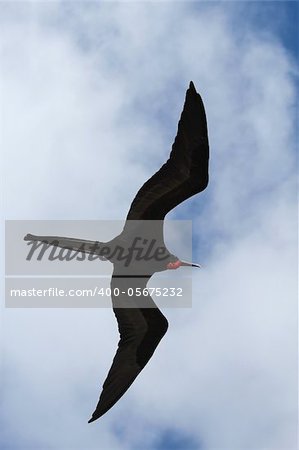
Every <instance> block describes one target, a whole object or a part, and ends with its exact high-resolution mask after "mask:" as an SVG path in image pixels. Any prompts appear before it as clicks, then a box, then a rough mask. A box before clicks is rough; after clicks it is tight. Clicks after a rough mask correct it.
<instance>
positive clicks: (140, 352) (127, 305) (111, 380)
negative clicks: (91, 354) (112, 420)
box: [89, 275, 168, 423]
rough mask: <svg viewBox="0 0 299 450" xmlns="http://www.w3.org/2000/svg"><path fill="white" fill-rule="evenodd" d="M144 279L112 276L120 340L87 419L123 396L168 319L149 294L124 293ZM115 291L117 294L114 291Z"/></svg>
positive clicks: (162, 331)
mask: <svg viewBox="0 0 299 450" xmlns="http://www.w3.org/2000/svg"><path fill="white" fill-rule="evenodd" d="M148 279H149V277H146V278H127V277H124V276H121V277H118V276H115V275H114V276H113V277H112V280H111V291H112V294H111V296H112V301H113V311H114V314H115V316H116V319H117V322H118V329H119V334H120V341H119V343H118V349H117V352H116V354H115V357H114V359H113V363H112V366H111V368H110V370H109V372H108V375H107V378H106V380H105V382H104V384H103V389H102V392H101V395H100V398H99V401H98V404H97V406H96V409H95V411H94V413H93V414H92V417H91V419H90V420H89V423H90V422H93V421H95V420H97V419H98V418H99V417H101V416H102V415H103V414H105V413H106V412H107V411H108V410H109V409H110V408H111V407H112V406H113V405H114V404H115V403H116V402H117V401H118V400H119V399H120V398H121V397H122V396H123V394H124V393H125V392H126V391H127V389H128V388H129V387H130V386H131V384H132V383H133V381H134V380H135V378H136V377H137V376H138V374H139V373H140V372H141V370H142V369H143V368H144V366H145V365H146V364H147V362H148V361H149V359H150V358H151V356H152V355H153V353H154V351H155V349H156V347H157V345H158V344H159V342H160V340H161V339H162V337H163V336H164V334H165V333H166V331H167V327H168V322H167V320H166V318H165V317H164V315H163V314H162V312H161V311H160V310H159V309H158V307H157V306H156V304H155V303H154V301H153V299H152V298H151V297H150V295H144V293H143V294H142V295H141V296H138V297H137V296H136V295H134V296H131V295H130V296H129V295H128V292H129V291H128V289H130V290H131V292H135V293H136V292H137V290H136V289H137V288H138V289H139V290H140V291H139V292H141V293H142V292H144V291H143V289H145V288H146V283H147V281H148ZM132 290H133V291H132ZM117 292H118V293H119V295H115V294H116V293H117Z"/></svg>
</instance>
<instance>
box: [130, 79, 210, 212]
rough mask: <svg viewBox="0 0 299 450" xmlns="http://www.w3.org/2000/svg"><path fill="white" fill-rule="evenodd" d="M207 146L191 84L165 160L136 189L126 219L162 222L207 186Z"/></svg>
mask: <svg viewBox="0 0 299 450" xmlns="http://www.w3.org/2000/svg"><path fill="white" fill-rule="evenodd" d="M208 161H209V143H208V130H207V120H206V114H205V109H204V105H203V101H202V99H201V97H200V95H199V94H198V93H197V92H196V90H195V87H194V84H193V83H192V81H191V82H190V86H189V89H188V90H187V92H186V99H185V104H184V108H183V112H182V114H181V118H180V121H179V124H178V131H177V135H176V138H175V141H174V143H173V146H172V151H171V153H170V157H169V159H168V161H167V162H166V163H165V164H164V165H163V166H162V167H161V169H160V170H159V171H158V172H157V173H155V174H154V175H153V176H152V177H151V178H150V179H149V180H148V181H147V182H146V183H145V184H144V185H143V186H142V187H141V189H140V190H139V192H138V193H137V195H136V197H135V198H134V200H133V202H132V204H131V207H130V210H129V213H128V216H127V220H147V219H151V220H163V219H164V217H165V215H166V214H167V213H168V212H169V211H171V210H172V209H173V208H174V207H176V206H177V205H179V204H180V203H181V202H183V201H184V200H186V199H188V198H189V197H191V196H192V195H195V194H197V193H198V192H201V191H202V190H204V189H205V188H206V186H207V184H208Z"/></svg>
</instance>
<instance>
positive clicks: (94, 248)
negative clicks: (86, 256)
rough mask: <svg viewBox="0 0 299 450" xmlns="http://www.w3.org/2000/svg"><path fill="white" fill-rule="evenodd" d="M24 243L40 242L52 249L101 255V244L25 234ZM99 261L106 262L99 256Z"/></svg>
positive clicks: (83, 240)
mask: <svg viewBox="0 0 299 450" xmlns="http://www.w3.org/2000/svg"><path fill="white" fill-rule="evenodd" d="M24 241H30V242H36V241H37V242H42V243H44V244H47V245H52V246H54V247H60V248H64V249H67V250H73V251H79V252H82V253H91V254H94V255H97V256H100V255H101V249H102V247H103V242H99V241H88V240H85V239H76V238H69V237H61V236H36V235H34V234H27V235H26V236H25V237H24ZM101 259H103V260H106V258H105V257H104V256H101Z"/></svg>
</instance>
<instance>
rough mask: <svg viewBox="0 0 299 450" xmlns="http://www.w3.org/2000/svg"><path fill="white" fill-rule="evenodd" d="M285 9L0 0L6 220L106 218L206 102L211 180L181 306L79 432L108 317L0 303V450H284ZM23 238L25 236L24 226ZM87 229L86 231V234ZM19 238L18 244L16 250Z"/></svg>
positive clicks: (290, 349) (290, 241) (289, 252)
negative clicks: (124, 386)
mask: <svg viewBox="0 0 299 450" xmlns="http://www.w3.org/2000/svg"><path fill="white" fill-rule="evenodd" d="M297 10H298V7H297V4H296V3H295V2H276V1H275V2H271V1H270V2H231V3H230V2H224V1H223V2H219V3H218V2H197V3H193V2H185V3H181V2H136V3H131V2H118V3H113V2H85V3H81V2H63V3H62V2H32V3H29V2H16V3H13V2H9V3H8V2H7V3H6V2H1V3H0V12H1V14H0V21H1V40H2V49H1V97H2V99H1V103H2V105H4V107H3V108H2V113H3V118H2V127H1V130H2V131H3V137H2V142H3V144H4V145H3V148H4V149H5V165H4V175H5V198H4V217H5V218H6V219H86V220H87V219H121V218H123V217H124V216H125V214H126V212H127V209H128V206H129V204H130V202H131V199H132V197H133V196H134V194H135V192H136V190H137V189H138V188H139V187H140V185H141V184H142V183H143V182H144V180H145V179H147V177H149V176H150V175H152V173H153V172H154V171H155V170H157V169H158V168H159V167H160V165H161V164H162V163H164V162H165V160H166V159H167V157H168V154H169V151H170V148H171V144H172V142H173V139H174V136H175V132H176V127H177V121H178V118H179V115H180V112H181V108H182V104H183V100H184V96H185V90H186V87H187V85H188V83H189V81H190V80H193V81H194V83H195V85H196V87H197V89H198V91H199V92H200V93H201V94H202V97H203V99H204V102H205V105H206V110H207V115H208V125H209V135H210V145H211V165H210V185H209V187H208V189H207V190H206V191H205V192H204V193H202V194H201V195H199V196H197V197H195V198H193V199H191V200H189V201H187V202H185V203H184V204H183V205H181V206H180V207H179V208H178V209H177V210H176V211H174V212H172V213H170V214H169V218H173V219H174V218H177V219H192V221H193V252H194V260H195V261H199V262H201V263H203V265H204V266H205V268H204V270H202V271H201V272H200V273H198V272H196V270H195V269H194V273H193V307H192V309H190V308H187V309H168V310H165V311H164V312H165V314H166V316H167V317H168V319H169V322H170V328H169V331H168V333H167V335H166V336H165V338H164V340H163V341H162V343H161V345H160V346H159V348H158V350H157V352H156V354H155V356H154V358H153V359H152V360H151V361H150V363H149V364H148V366H147V367H146V369H145V370H144V371H143V373H142V374H141V375H140V376H139V378H138V379H137V380H136V382H135V383H134V385H133V386H132V388H131V389H130V390H129V391H128V393H127V394H126V395H125V397H123V399H122V400H121V401H120V402H119V403H118V404H117V405H116V406H115V407H114V408H113V409H112V410H111V411H110V412H109V413H107V414H106V415H105V416H104V417H103V418H102V419H100V420H99V421H98V422H95V423H93V424H92V425H87V420H88V418H89V417H90V413H91V412H92V410H93V408H94V405H95V403H96V401H97V398H98V395H99V392H100V387H101V383H102V382H103V380H104V378H105V375H106V372H107V369H108V368H109V366H110V363H111V359H112V356H113V355H114V351H115V348H116V344H117V340H118V334H117V328H116V322H115V319H114V316H113V313H112V311H111V310H109V309H99V310H94V309H77V310H76V309H65V310H64V309H45V310H39V309H5V308H4V307H3V308H2V321H1V325H2V337H3V340H2V342H3V344H2V349H1V353H2V386H3V393H2V412H1V419H2V421H1V422H2V424H1V428H2V429H1V448H3V449H5V450H8V449H10V450H14V449H16V450H17V449H18V450H23V449H28V450H35V449H38V450H40V449H43V450H48V449H53V450H66V449H69V450H71V449H78V450H79V449H82V450H83V449H100V450H106V449H111V450H133V449H134V450H139V449H146V450H178V449H184V450H191V449H192V450H216V449H217V450H220V449H230V450H239V449H248V450H249V449H250V450H265V449H267V450H293V449H295V448H296V423H297V417H296V403H297V388H296V380H297V349H296V342H297V338H296V336H297V306H296V297H297V296H296V291H297V286H296V274H297V259H296V248H297V243H296V184H295V176H296V159H295V144H296V133H295V111H296V104H295V92H296V87H297V84H296V83H297V82H298V61H297V48H296V27H297V25H298V11H297ZM28 231H30V230H28ZM99 239H100V237H99ZM22 245H23V244H22Z"/></svg>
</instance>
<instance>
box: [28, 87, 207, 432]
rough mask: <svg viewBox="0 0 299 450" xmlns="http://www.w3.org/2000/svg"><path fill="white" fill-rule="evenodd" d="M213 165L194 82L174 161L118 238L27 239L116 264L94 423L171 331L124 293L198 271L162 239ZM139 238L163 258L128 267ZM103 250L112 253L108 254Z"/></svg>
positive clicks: (151, 309) (140, 199)
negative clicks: (157, 276) (114, 338)
mask: <svg viewBox="0 0 299 450" xmlns="http://www.w3.org/2000/svg"><path fill="white" fill-rule="evenodd" d="M208 161H209V144H208V131H207V121H206V115H205V110H204V105H203V101H202V99H201V97H200V95H199V94H198V93H197V92H196V90H195V87H194V84H193V82H192V81H191V82H190V85H189V88H188V90H187V92H186V98H185V103H184V108H183V111H182V114H181V118H180V120H179V124H178V131H177V135H176V138H175V141H174V143H173V145H172V150H171V153H170V157H169V159H168V160H167V162H166V163H165V164H164V165H163V166H162V167H161V168H160V170H159V171H158V172H157V173H155V174H154V175H153V176H152V177H151V178H150V179H149V180H148V181H147V182H146V183H145V184H144V185H143V186H142V187H141V189H140V190H139V191H138V193H137V195H136V197H135V198H134V200H133V202H132V204H131V207H130V210H129V212H128V215H127V218H126V222H125V226H124V229H123V231H122V233H121V234H120V235H119V236H117V237H116V238H114V239H113V240H111V241H109V242H107V243H102V242H95V241H88V240H82V239H75V238H66V237H58V236H34V235H31V234H27V236H25V238H24V239H25V240H27V241H41V242H44V243H45V244H47V245H53V246H57V247H62V248H66V249H70V250H74V251H80V252H84V253H92V254H95V255H99V256H100V255H101V256H102V257H103V258H104V259H107V260H109V261H111V262H112V263H113V265H114V270H113V275H112V279H111V291H112V295H111V297H112V304H113V311H114V314H115V316H116V319H117V322H118V329H119V333H120V341H119V343H118V349H117V352H116V355H115V357H114V359H113V363H112V366H111V368H110V370H109V373H108V375H107V378H106V380H105V382H104V384H103V389H102V392H101V395H100V398H99V401H98V404H97V406H96V409H95V411H94V413H93V414H92V417H91V419H90V420H89V423H90V422H93V421H95V420H97V419H98V418H99V417H101V416H102V415H103V414H105V413H106V412H107V411H108V410H109V409H110V408H111V407H112V406H113V405H114V404H115V403H116V402H117V401H118V400H119V399H120V397H121V396H122V395H123V394H124V393H125V392H126V390H127V389H128V388H129V386H130V385H131V384H132V383H133V381H134V380H135V378H136V377H137V375H138V374H139V373H140V372H141V370H142V369H143V368H144V366H145V365H146V364H147V362H148V361H149V359H150V358H151V356H152V355H153V353H154V351H155V349H156V347H157V345H158V344H159V342H160V340H161V339H162V337H163V336H164V334H165V333H166V331H167V328H168V321H167V319H166V318H165V316H164V315H163V314H162V312H161V311H160V310H159V308H158V307H157V306H156V304H155V303H154V301H153V299H152V298H151V297H150V296H149V295H143V294H142V295H141V296H137V295H133V296H130V297H129V296H128V295H125V294H122V292H127V289H128V286H129V287H133V289H134V291H133V292H134V293H135V292H137V288H138V289H139V292H141V293H144V289H145V288H146V285H147V282H148V280H149V279H150V277H151V276H152V275H153V274H154V273H155V272H159V271H163V270H167V269H177V268H179V267H180V266H197V267H199V266H198V265H197V264H193V263H188V262H184V261H181V260H180V259H179V258H177V257H176V256H175V255H172V254H171V253H170V252H169V251H168V250H167V248H166V246H165V243H164V239H163V220H164V218H165V216H166V214H167V213H168V212H169V211H171V210H172V209H173V208H175V207H176V206H177V205H179V204H180V203H181V202H183V201H184V200H186V199H188V198H190V197H191V196H193V195H195V194H197V193H199V192H201V191H203V190H204V189H205V188H206V186H207V184H208ZM148 221H151V222H148ZM152 221H154V222H152ZM147 224H150V226H147ZM136 236H139V238H140V239H141V240H143V242H149V241H151V240H153V241H154V242H155V245H156V248H162V249H163V250H164V255H163V257H162V258H159V260H158V258H154V259H151V260H150V261H149V260H142V261H141V260H137V259H136V257H135V258H133V259H132V258H131V261H130V264H127V262H128V256H129V251H130V248H131V247H132V242H133V241H134V239H136ZM104 248H106V250H107V249H108V252H107V251H106V252H103V249H104ZM117 248H118V249H119V248H121V249H123V250H124V253H123V255H126V257H125V258H121V257H119V255H117V254H116V252H115V250H116V249H117ZM131 256H132V255H131ZM114 289H119V291H118V292H120V293H121V294H120V295H118V296H116V295H114V294H113V292H115V290H114Z"/></svg>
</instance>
